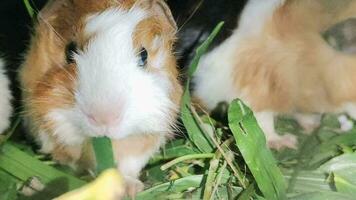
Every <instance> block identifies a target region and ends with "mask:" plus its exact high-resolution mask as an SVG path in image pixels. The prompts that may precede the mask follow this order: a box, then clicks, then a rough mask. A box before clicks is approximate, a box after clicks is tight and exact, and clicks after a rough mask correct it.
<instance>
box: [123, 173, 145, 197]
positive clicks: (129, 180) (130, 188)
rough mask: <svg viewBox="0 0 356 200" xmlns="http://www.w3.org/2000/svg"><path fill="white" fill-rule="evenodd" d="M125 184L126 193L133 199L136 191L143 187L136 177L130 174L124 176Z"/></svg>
mask: <svg viewBox="0 0 356 200" xmlns="http://www.w3.org/2000/svg"><path fill="white" fill-rule="evenodd" d="M124 178H125V185H126V194H127V195H128V196H129V197H130V198H132V199H135V196H136V194H137V193H139V192H141V191H142V190H143V189H144V185H143V183H142V182H141V181H140V180H138V179H137V178H133V177H131V176H124Z"/></svg>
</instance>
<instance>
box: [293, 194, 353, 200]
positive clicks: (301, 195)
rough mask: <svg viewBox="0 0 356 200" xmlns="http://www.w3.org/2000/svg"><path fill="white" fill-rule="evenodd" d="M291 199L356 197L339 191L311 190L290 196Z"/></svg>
mask: <svg viewBox="0 0 356 200" xmlns="http://www.w3.org/2000/svg"><path fill="white" fill-rule="evenodd" d="M288 199H289V200H353V199H355V197H352V196H348V195H345V194H342V193H338V192H310V193H305V194H299V195H296V196H292V197H289V198H288Z"/></svg>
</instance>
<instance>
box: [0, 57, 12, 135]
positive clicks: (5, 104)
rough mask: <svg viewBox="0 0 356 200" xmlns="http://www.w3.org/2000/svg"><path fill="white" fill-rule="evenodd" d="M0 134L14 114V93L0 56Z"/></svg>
mask: <svg viewBox="0 0 356 200" xmlns="http://www.w3.org/2000/svg"><path fill="white" fill-rule="evenodd" d="M0 96H1V98H0V134H2V133H4V131H5V130H6V129H7V128H8V127H9V125H10V117H11V115H12V111H13V109H12V105H11V100H12V95H11V91H10V81H9V78H8V77H7V75H6V73H5V62H4V60H3V59H1V58H0Z"/></svg>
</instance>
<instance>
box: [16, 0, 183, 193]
mask: <svg viewBox="0 0 356 200" xmlns="http://www.w3.org/2000/svg"><path fill="white" fill-rule="evenodd" d="M39 16H40V21H39V24H38V25H37V29H36V34H35V35H34V37H33V39H32V43H31V48H30V50H29V52H28V54H27V56H26V60H25V63H24V65H23V67H22V71H21V82H22V86H23V88H24V89H25V90H24V97H25V102H26V104H25V107H26V111H27V114H26V116H25V117H26V119H27V120H28V122H29V126H30V128H31V129H32V134H33V135H34V136H35V138H36V139H37V140H38V142H39V143H40V144H42V149H41V150H42V151H43V152H45V153H50V154H52V156H53V157H54V159H56V160H58V161H59V162H61V163H64V164H69V165H73V166H79V167H82V168H83V167H84V168H86V167H88V166H86V165H87V164H89V165H91V167H93V164H94V163H93V162H92V161H93V158H92V155H91V149H90V148H88V145H86V144H87V143H88V142H87V141H88V139H90V137H97V136H108V137H110V138H111V139H112V141H113V143H114V151H115V155H116V159H117V160H118V163H119V166H118V168H119V170H120V171H121V172H122V173H123V175H124V176H125V178H126V180H127V185H128V193H130V194H132V195H133V194H134V193H135V192H136V191H137V190H139V189H142V184H139V183H140V182H139V180H138V179H137V177H138V175H139V172H140V171H141V169H142V168H143V167H144V165H145V164H146V163H147V161H148V159H149V158H150V157H151V156H152V154H153V153H154V152H156V151H157V150H158V148H159V147H160V146H161V145H162V144H163V143H164V142H165V140H166V138H167V137H169V136H170V133H171V132H172V129H173V128H172V127H173V125H174V123H175V120H176V116H177V112H178V110H179V102H180V98H181V94H182V88H181V85H180V84H179V81H178V71H177V69H176V60H175V57H174V55H173V52H172V46H173V43H174V41H175V32H176V27H175V24H174V22H172V17H171V13H170V11H169V9H168V7H167V6H166V5H165V3H164V2H163V1H161V0H140V1H131V0H124V1H109V0H108V1H99V2H98V1H94V0H93V1H89V2H88V1H80V0H78V1H69V0H68V1H66V0H65V1H62V0H61V1H60V0H58V1H52V2H50V3H49V4H48V5H47V7H45V8H44V10H43V11H42V12H41V13H40V15H39ZM70 42H75V43H76V44H77V52H76V53H73V61H74V62H73V63H67V62H66V57H65V48H66V45H67V44H68V43H70ZM142 48H145V49H146V50H147V53H148V59H147V64H146V65H145V66H139V60H140V59H141V58H140V51H142ZM133 144H135V145H133Z"/></svg>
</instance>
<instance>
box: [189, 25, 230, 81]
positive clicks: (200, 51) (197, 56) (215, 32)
mask: <svg viewBox="0 0 356 200" xmlns="http://www.w3.org/2000/svg"><path fill="white" fill-rule="evenodd" d="M223 26H224V22H220V23H219V24H218V25H217V26H216V27H215V28H214V30H213V32H211V34H210V35H209V37H208V38H207V39H206V40H205V42H204V43H203V44H202V45H200V46H199V47H198V48H197V50H196V52H195V56H194V58H193V60H192V63H191V64H190V66H189V69H188V76H189V77H190V78H191V77H192V76H193V75H194V72H195V71H196V70H197V68H198V64H199V61H200V58H201V56H202V55H203V54H204V53H205V52H206V51H207V50H208V48H209V46H210V44H211V43H212V42H213V40H214V38H215V37H216V36H217V35H218V33H219V32H220V30H221V28H222V27H223Z"/></svg>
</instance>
